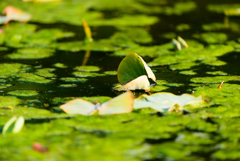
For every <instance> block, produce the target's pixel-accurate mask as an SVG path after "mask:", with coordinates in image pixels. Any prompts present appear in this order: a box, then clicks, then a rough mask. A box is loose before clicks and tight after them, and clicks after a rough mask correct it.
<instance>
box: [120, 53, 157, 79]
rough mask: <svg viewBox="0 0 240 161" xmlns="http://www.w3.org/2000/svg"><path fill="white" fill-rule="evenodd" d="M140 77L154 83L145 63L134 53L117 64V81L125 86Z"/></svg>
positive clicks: (152, 75) (153, 76)
mask: <svg viewBox="0 0 240 161" xmlns="http://www.w3.org/2000/svg"><path fill="white" fill-rule="evenodd" d="M142 75H146V76H147V77H148V78H151V79H152V80H153V81H156V78H155V75H154V74H153V72H152V70H151V69H150V68H149V67H148V66H147V64H146V63H145V61H144V60H143V59H142V58H141V57H140V56H139V55H137V54H136V53H132V54H129V55H127V56H126V57H125V58H124V59H123V60H122V61H121V63H120V64H119V67H118V81H119V82H120V84H125V83H128V82H130V81H131V80H133V79H136V78H138V77H140V76H142Z"/></svg>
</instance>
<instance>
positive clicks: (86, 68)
mask: <svg viewBox="0 0 240 161" xmlns="http://www.w3.org/2000/svg"><path fill="white" fill-rule="evenodd" d="M74 69H75V70H77V71H81V72H98V71H99V70H100V68H99V67H98V66H77V67H75V68H74Z"/></svg>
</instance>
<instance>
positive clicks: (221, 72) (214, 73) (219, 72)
mask: <svg viewBox="0 0 240 161" xmlns="http://www.w3.org/2000/svg"><path fill="white" fill-rule="evenodd" d="M206 73H207V74H210V75H228V74H227V73H225V72H223V71H214V72H206Z"/></svg>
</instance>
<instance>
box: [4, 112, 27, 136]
mask: <svg viewBox="0 0 240 161" xmlns="http://www.w3.org/2000/svg"><path fill="white" fill-rule="evenodd" d="M23 125H24V118H23V117H22V116H20V117H17V116H13V117H12V118H11V119H10V120H9V121H8V122H7V123H6V124H5V125H4V127H3V131H2V133H3V134H6V133H18V132H19V131H21V129H22V127H23Z"/></svg>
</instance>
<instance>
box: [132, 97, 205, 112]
mask: <svg viewBox="0 0 240 161" xmlns="http://www.w3.org/2000/svg"><path fill="white" fill-rule="evenodd" d="M200 102H203V98H202V96H199V97H195V96H193V95H190V94H182V95H180V96H176V95H174V94H171V93H156V94H153V95H151V96H148V95H146V94H144V95H142V96H140V97H139V98H137V99H136V100H135V101H134V105H133V106H134V109H141V108H147V107H151V108H153V109H155V110H157V111H160V112H163V111H167V110H169V109H172V108H174V106H175V105H178V106H185V105H187V104H191V103H200Z"/></svg>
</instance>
